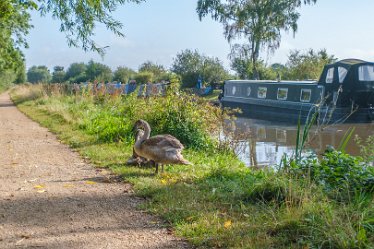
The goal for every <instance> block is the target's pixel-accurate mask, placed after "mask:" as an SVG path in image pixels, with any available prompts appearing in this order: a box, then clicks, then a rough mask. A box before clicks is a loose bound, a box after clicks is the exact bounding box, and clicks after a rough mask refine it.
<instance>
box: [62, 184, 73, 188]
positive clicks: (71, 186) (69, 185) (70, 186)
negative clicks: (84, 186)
mask: <svg viewBox="0 0 374 249" xmlns="http://www.w3.org/2000/svg"><path fill="white" fill-rule="evenodd" d="M63 187H64V188H74V185H73V184H64V186H63Z"/></svg>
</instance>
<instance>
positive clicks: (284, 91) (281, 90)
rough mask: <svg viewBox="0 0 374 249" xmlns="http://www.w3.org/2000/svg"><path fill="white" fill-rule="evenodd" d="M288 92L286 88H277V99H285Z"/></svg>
mask: <svg viewBox="0 0 374 249" xmlns="http://www.w3.org/2000/svg"><path fill="white" fill-rule="evenodd" d="M287 94H288V88H278V94H277V99H279V100H286V99H287Z"/></svg>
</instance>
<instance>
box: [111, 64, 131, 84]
mask: <svg viewBox="0 0 374 249" xmlns="http://www.w3.org/2000/svg"><path fill="white" fill-rule="evenodd" d="M135 74H136V72H135V71H134V70H132V69H131V68H128V67H118V68H117V69H116V71H114V76H113V80H115V81H119V82H122V83H124V84H125V83H127V82H128V81H129V80H131V79H134V76H135Z"/></svg>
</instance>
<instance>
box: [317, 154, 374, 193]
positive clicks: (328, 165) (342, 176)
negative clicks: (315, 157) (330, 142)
mask: <svg viewBox="0 0 374 249" xmlns="http://www.w3.org/2000/svg"><path fill="white" fill-rule="evenodd" d="M317 166H318V167H317V168H315V169H314V176H313V177H314V179H315V180H317V181H319V182H320V183H323V184H324V185H325V186H326V188H328V189H336V190H339V191H341V190H349V191H357V190H358V191H365V192H373V191H374V168H373V167H370V166H367V165H365V164H364V163H362V159H361V158H360V157H354V156H351V155H348V154H346V153H344V152H341V151H336V150H333V151H327V152H326V153H325V154H324V155H323V158H322V160H321V163H320V164H317Z"/></svg>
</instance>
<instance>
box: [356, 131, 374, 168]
mask: <svg viewBox="0 0 374 249" xmlns="http://www.w3.org/2000/svg"><path fill="white" fill-rule="evenodd" d="M355 141H356V143H357V145H358V146H359V147H360V155H361V156H362V158H363V160H364V161H365V162H366V163H367V164H370V163H371V164H373V163H374V135H370V136H368V137H367V138H366V139H365V140H364V141H363V140H362V139H361V138H360V137H358V136H357V137H355Z"/></svg>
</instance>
